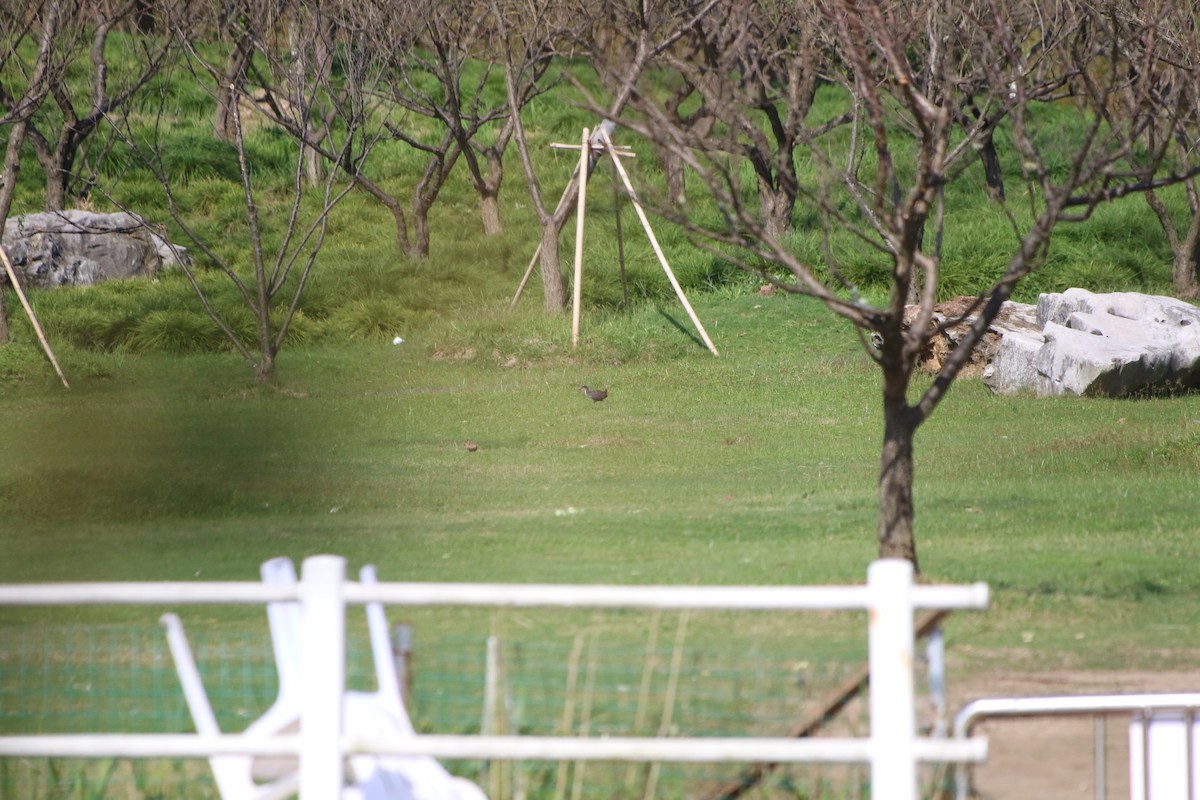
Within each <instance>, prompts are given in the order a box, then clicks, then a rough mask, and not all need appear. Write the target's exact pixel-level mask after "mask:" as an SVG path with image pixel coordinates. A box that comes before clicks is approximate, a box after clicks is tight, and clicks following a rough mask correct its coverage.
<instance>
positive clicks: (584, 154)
mask: <svg viewBox="0 0 1200 800" xmlns="http://www.w3.org/2000/svg"><path fill="white" fill-rule="evenodd" d="M590 136H591V134H590V132H589V131H588V129H587V128H584V129H583V146H582V147H580V148H579V174H580V175H585V174H587V168H588V158H589V157H590V156H591V149H590V148H589V147H588V138H589V137H590ZM586 210H587V181H580V182H579V198H578V202H577V203H576V204H575V283H574V285H573V286H572V287H571V348H572V349H574V348H576V347H578V346H579V315H580V308H579V304H580V300H581V299H582V298H583V215H584V212H585V211H586Z"/></svg>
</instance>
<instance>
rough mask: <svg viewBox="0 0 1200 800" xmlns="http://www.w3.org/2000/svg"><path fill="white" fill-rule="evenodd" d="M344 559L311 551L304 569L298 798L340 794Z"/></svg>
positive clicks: (327, 799)
mask: <svg viewBox="0 0 1200 800" xmlns="http://www.w3.org/2000/svg"><path fill="white" fill-rule="evenodd" d="M345 578H346V559H344V558H342V557H340V556H313V557H311V558H306V559H304V564H303V566H302V567H301V571H300V610H301V615H302V619H303V620H304V647H303V651H302V652H303V653H304V696H303V703H304V705H303V707H302V708H301V711H300V798H301V800H330V798H337V797H340V796H341V792H342V782H343V778H344V775H343V774H342V695H343V693H344V691H345V685H346V604H345V598H344V596H343V591H342V589H343V583H344V582H345Z"/></svg>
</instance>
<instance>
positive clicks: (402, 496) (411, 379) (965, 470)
mask: <svg viewBox="0 0 1200 800" xmlns="http://www.w3.org/2000/svg"><path fill="white" fill-rule="evenodd" d="M697 309H698V312H699V313H700V315H701V317H702V318H703V319H704V321H705V324H706V327H708V328H709V331H710V333H711V334H712V336H713V337H714V339H715V341H716V343H717V345H718V347H719V348H720V349H721V352H722V355H721V357H720V358H714V357H713V356H711V355H709V354H708V353H707V352H706V351H705V350H704V349H703V348H702V347H699V346H696V345H695V344H694V343H693V342H691V341H690V340H689V339H688V338H687V337H686V336H685V334H684V333H681V332H680V330H679V329H678V328H677V327H676V325H675V324H674V323H673V322H672V318H681V319H682V320H683V322H684V324H685V326H686V317H684V316H683V315H682V313H680V312H679V310H678V309H675V308H671V307H669V306H665V305H664V306H663V307H661V308H657V309H645V310H642V311H639V312H635V313H633V314H632V316H631V318H627V319H624V320H616V321H614V320H613V319H596V320H587V319H586V318H585V337H584V342H583V343H582V345H581V347H580V350H579V351H578V353H572V352H571V351H570V348H569V345H567V344H563V343H564V342H568V341H569V320H568V319H567V318H566V317H564V318H563V319H561V320H559V321H557V322H556V323H554V324H545V325H544V326H543V331H544V335H545V336H546V337H555V336H557V337H559V340H558V344H554V345H545V346H544V352H543V354H542V355H541V356H540V357H539V356H538V355H537V354H536V353H534V354H533V355H530V353H529V352H525V353H523V354H516V355H514V354H513V353H510V352H508V351H506V350H505V349H504V347H505V346H506V342H505V341H500V340H498V341H497V342H496V343H495V346H494V347H492V348H491V349H489V348H488V347H487V346H481V347H480V348H479V352H478V353H476V354H475V355H474V356H473V357H471V358H469V359H467V360H462V359H458V360H456V359H455V358H454V357H453V353H451V354H449V355H447V353H446V348H445V347H444V346H443V345H444V342H445V341H446V339H447V337H450V338H452V334H449V333H446V332H444V331H443V332H438V331H435V330H432V329H431V330H430V331H429V332H428V334H426V335H427V336H428V337H429V338H428V340H426V339H424V338H423V337H422V335H418V336H417V337H416V338H411V339H410V340H409V341H407V342H406V343H405V344H403V345H400V346H393V345H391V344H390V343H385V342H382V341H379V342H372V343H369V344H361V345H336V346H334V345H330V346H309V347H304V348H293V349H292V350H289V351H285V353H284V356H283V362H282V364H281V371H282V374H283V376H284V378H283V382H282V385H281V386H280V387H279V388H278V389H267V388H262V387H259V386H257V385H256V384H255V383H254V381H253V379H252V378H251V377H250V376H249V375H248V373H246V371H245V370H244V368H243V367H242V366H241V365H240V363H238V362H237V361H236V359H235V357H234V356H231V355H197V356H176V357H163V356H120V357H113V359H112V361H111V364H110V368H109V372H108V374H107V377H92V378H85V379H84V380H82V381H80V382H79V383H77V384H76V386H75V388H73V389H72V390H71V391H69V392H67V391H57V390H52V389H46V388H45V387H41V388H39V387H31V386H28V385H16V386H12V387H9V388H8V389H6V391H5V393H4V395H3V397H0V413H2V414H3V415H4V417H5V419H6V426H5V427H6V433H5V436H4V438H3V439H2V440H0V453H2V455H3V460H2V462H0V487H2V488H0V513H2V515H3V518H4V520H5V524H4V527H3V533H2V534H0V536H3V547H4V551H5V553H6V558H5V559H3V561H2V562H0V580H4V581H8V582H11V581H50V580H157V579H176V580H179V579H191V578H197V577H198V578H202V579H213V580H252V579H254V578H255V576H256V567H257V564H258V563H259V562H260V561H262V560H265V559H266V558H269V557H271V556H274V555H280V554H286V555H291V556H293V557H295V558H297V559H300V558H303V557H304V556H305V555H309V554H314V553H320V552H334V553H340V554H342V555H345V556H346V557H348V558H349V559H350V561H351V563H352V565H357V564H359V563H363V562H366V561H372V562H375V563H377V564H378V565H379V568H380V573H381V575H382V576H383V577H384V579H385V580H386V579H391V580H439V581H440V580H449V581H483V580H486V581H516V582H528V581H539V582H540V581H545V582H582V583H670V584H710V583H715V584H742V583H746V584H810V583H815V584H820V583H838V582H860V581H862V580H863V579H864V577H865V570H866V566H867V564H868V563H869V562H870V560H871V559H872V558H873V556H874V552H875V542H874V528H875V519H876V496H875V481H876V471H877V467H876V461H877V458H878V449H879V442H880V422H879V419H878V417H879V415H878V411H877V407H878V399H877V390H876V385H877V377H876V373H875V370H874V367H873V365H872V364H871V363H870V361H869V359H868V358H867V357H866V355H865V354H863V353H862V352H861V351H860V350H859V348H858V345H857V343H856V340H855V338H854V336H853V335H852V333H851V332H850V331H849V330H848V329H847V328H846V327H845V326H844V325H842V324H841V323H839V322H836V321H834V320H833V319H832V318H831V317H830V316H829V315H828V314H827V313H825V312H823V311H822V310H821V309H820V308H819V307H818V306H815V305H813V304H811V303H807V302H804V301H801V300H798V299H795V298H787V297H770V298H764V297H759V296H756V295H751V294H745V295H738V294H736V293H732V294H730V293H726V294H720V293H718V294H714V295H711V296H707V297H704V298H702V299H701V300H700V301H699V302H698V303H697ZM675 321H676V322H677V321H678V320H675ZM606 325H607V326H618V327H619V330H626V331H627V330H633V331H636V334H631V336H633V337H634V338H636V339H638V340H640V341H643V342H645V343H646V344H645V347H646V348H647V350H652V349H653V348H654V347H658V348H663V347H668V348H669V347H674V348H675V349H674V350H672V351H671V352H672V355H671V356H670V357H669V358H664V357H650V358H647V359H638V358H636V357H633V358H628V357H627V358H624V359H617V358H613V357H612V353H611V350H610V348H609V347H608V346H607V345H606V344H603V343H600V344H597V343H593V342H592V341H591V339H590V338H589V337H590V336H604V335H605V334H606V333H608V332H609V331H607V329H606V328H605V326H606ZM559 328H561V330H559ZM589 331H591V332H592V333H589ZM505 364H515V366H504V365H505ZM582 383H587V384H589V385H591V386H603V387H606V388H608V389H609V392H610V394H609V399H608V400H607V401H605V402H603V403H596V404H594V403H592V402H591V401H589V400H588V399H587V398H585V397H583V396H582V394H581V393H580V392H579V391H578V386H579V385H580V384H582ZM466 440H471V441H474V442H476V443H478V445H479V449H478V451H477V452H467V450H466V449H465V448H464V446H463V443H464V441H466ZM1198 467H1200V398H1198V397H1196V396H1184V397H1174V398H1157V399H1143V400H1119V401H1118V400H1096V399H1078V398H1050V399H1037V398H1032V397H1015V398H1011V397H995V396H992V395H990V394H988V393H987V392H986V390H984V389H983V388H982V386H980V385H979V384H978V383H973V382H966V381H964V382H962V383H961V384H960V385H958V386H957V387H956V388H955V390H954V394H953V396H952V397H951V398H950V400H949V401H948V402H947V403H946V405H945V406H944V407H943V408H942V409H941V410H940V411H939V412H938V413H937V414H936V415H935V417H934V418H933V420H932V421H931V423H930V424H929V425H928V426H927V428H926V429H924V430H922V432H921V433H920V434H919V439H918V454H917V479H916V500H917V526H918V527H917V530H918V547H919V554H920V557H921V562H922V568H923V572H924V575H925V577H926V578H927V579H928V580H932V581H945V582H971V581H986V582H987V583H989V584H990V585H991V586H992V587H993V589H994V591H995V594H994V603H993V608H992V609H991V610H990V611H988V612H987V613H986V614H963V615H960V617H959V619H958V621H957V622H956V623H954V625H953V630H954V631H955V634H954V638H955V640H956V641H958V642H960V643H967V644H971V645H974V646H975V647H976V648H980V649H982V650H985V651H987V652H989V653H990V652H992V651H996V652H997V653H998V657H999V658H1001V659H1004V658H1006V656H1005V654H1006V653H1009V654H1010V655H1011V656H1012V657H1013V658H1017V659H1022V660H1026V661H1028V660H1030V659H1032V661H1033V662H1036V663H1039V664H1068V665H1074V666H1095V667H1101V666H1117V665H1122V666H1130V665H1140V666H1144V667H1154V666H1165V665H1172V664H1179V663H1185V662H1189V661H1190V660H1191V659H1194V657H1195V656H1196V653H1197V651H1200V642H1197V640H1196V637H1197V635H1198V632H1197V631H1196V630H1195V628H1194V627H1193V626H1192V625H1191V620H1192V619H1193V617H1194V609H1195V606H1196V601H1197V599H1200V582H1198V581H1197V580H1196V576H1197V569H1196V566H1195V564H1196V558H1197V556H1200V538H1198V536H1197V534H1198V533H1200V522H1198V519H1200V518H1198V517H1197V514H1196V509H1197V506H1196V501H1195V481H1196V474H1197V468H1198ZM110 611H111V610H110ZM42 613H45V612H33V611H24V612H20V613H18V614H17V615H16V616H17V617H18V618H25V619H29V618H32V617H36V616H38V615H39V614H42ZM97 613H98V612H97V611H95V610H89V611H88V612H87V614H88V615H95V614H97ZM1030 634H1032V638H1033V643H1032V645H1031V644H1030V643H1029V642H1027V641H1024V640H1027V639H1029V638H1030ZM852 638H861V631H859V630H855V631H853V635H852ZM1009 648H1012V649H1011V652H1010V651H1009Z"/></svg>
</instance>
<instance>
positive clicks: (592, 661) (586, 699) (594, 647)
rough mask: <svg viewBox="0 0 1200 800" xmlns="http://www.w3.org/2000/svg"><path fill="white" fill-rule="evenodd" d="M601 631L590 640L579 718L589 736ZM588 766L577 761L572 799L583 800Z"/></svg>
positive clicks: (584, 735) (581, 730)
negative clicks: (584, 774)
mask: <svg viewBox="0 0 1200 800" xmlns="http://www.w3.org/2000/svg"><path fill="white" fill-rule="evenodd" d="M598 638H599V632H598V631H596V630H593V631H592V636H591V639H590V641H588V665H587V674H586V675H585V677H584V680H583V710H582V711H581V712H580V719H579V735H580V737H587V735H588V734H589V733H591V730H592V698H593V697H594V696H595V691H596V658H597V656H598V655H599V652H600V647H599V644H598V642H597V639H598ZM586 766H587V762H586V761H577V762H575V778H574V783H573V784H572V786H571V800H581V798H582V797H583V772H584V768H585V767H586Z"/></svg>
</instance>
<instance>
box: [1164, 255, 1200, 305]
mask: <svg viewBox="0 0 1200 800" xmlns="http://www.w3.org/2000/svg"><path fill="white" fill-rule="evenodd" d="M1171 287H1172V289H1173V290H1174V292H1175V296H1176V297H1179V298H1181V299H1183V300H1195V299H1196V298H1198V297H1200V240H1198V241H1197V244H1196V246H1195V247H1193V248H1192V250H1191V252H1187V253H1177V254H1176V255H1175V258H1174V264H1173V266H1172V269H1171Z"/></svg>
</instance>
